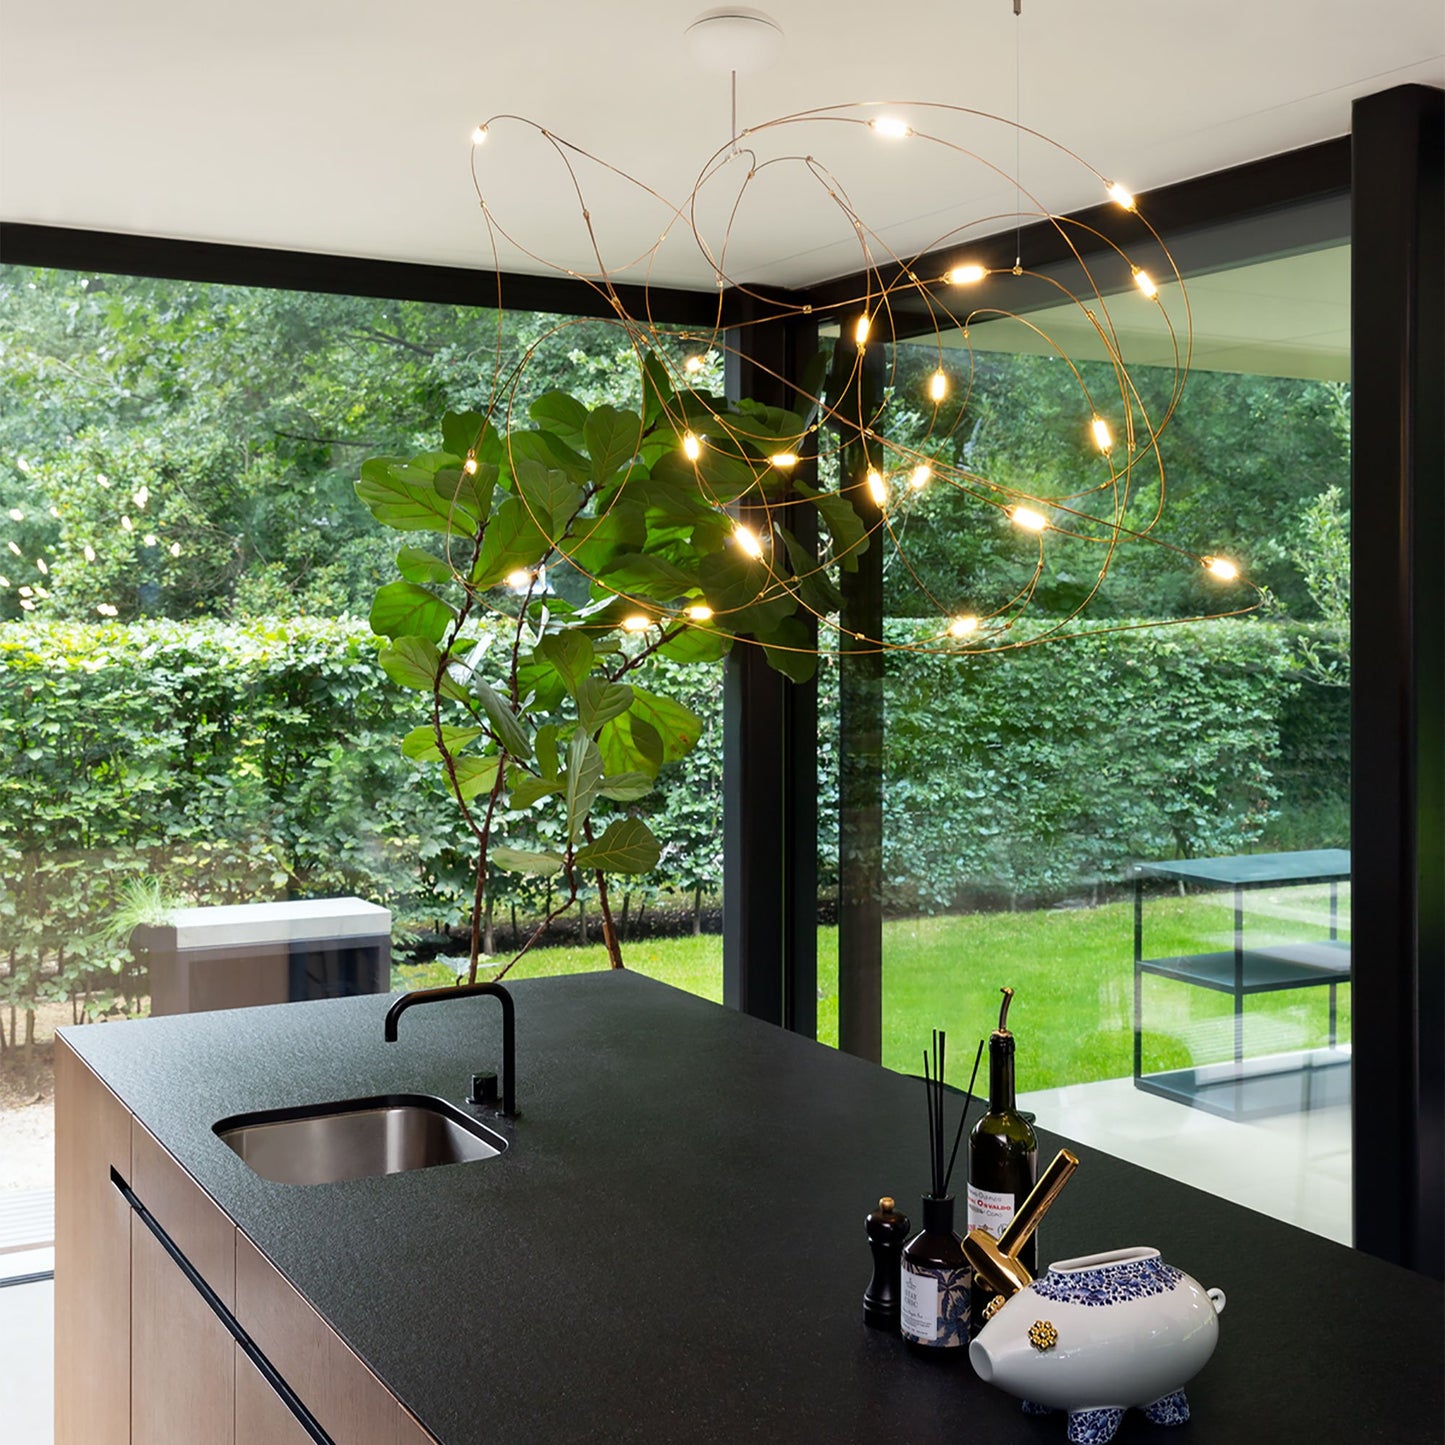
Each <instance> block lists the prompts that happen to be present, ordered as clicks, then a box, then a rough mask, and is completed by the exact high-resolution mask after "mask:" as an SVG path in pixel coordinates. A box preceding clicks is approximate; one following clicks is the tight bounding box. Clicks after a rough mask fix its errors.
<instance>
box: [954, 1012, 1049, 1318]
mask: <svg viewBox="0 0 1445 1445" xmlns="http://www.w3.org/2000/svg"><path fill="white" fill-rule="evenodd" d="M1001 992H1002V993H1003V1007H1002V1008H1001V1009H1000V1010H999V1015H998V1028H996V1029H995V1030H994V1031H993V1033H992V1034H990V1035H989V1040H988V1112H987V1113H986V1114H984V1116H983V1117H982V1118H981V1119H980V1120H979V1121H978V1123H977V1124H975V1125H974V1126H973V1130H972V1132H971V1133H970V1134H969V1136H968V1227H969V1228H970V1229H985V1230H987V1231H988V1232H989V1234H991V1235H992V1236H993V1237H994V1238H995V1239H997V1238H998V1237H999V1235H1000V1234H1002V1233H1003V1231H1004V1227H1005V1226H1006V1225H1007V1224H1008V1222H1009V1220H1010V1219H1012V1218H1013V1216H1014V1211H1015V1210H1017V1209H1018V1207H1019V1205H1020V1204H1022V1203H1023V1202H1024V1199H1025V1198H1026V1197H1027V1196H1028V1192H1029V1190H1031V1189H1032V1188H1033V1187H1034V1184H1035V1182H1036V1181H1037V1179H1038V1168H1039V1164H1038V1156H1039V1141H1038V1139H1037V1137H1036V1136H1035V1134H1034V1127H1033V1125H1032V1124H1030V1123H1029V1121H1028V1120H1027V1119H1025V1118H1024V1116H1023V1115H1022V1114H1020V1113H1019V1111H1018V1107H1017V1105H1016V1103H1015V1100H1014V1036H1013V1035H1012V1034H1011V1033H1010V1032H1009V1029H1008V1009H1009V1004H1010V1003H1011V1002H1012V1001H1013V990H1012V989H1011V988H1006V989H1003V990H1001ZM1019 1259H1020V1261H1021V1262H1022V1264H1023V1266H1024V1268H1025V1269H1027V1270H1028V1271H1029V1273H1030V1274H1036V1273H1037V1268H1038V1239H1037V1236H1035V1237H1033V1238H1031V1239H1030V1240H1029V1241H1028V1243H1027V1244H1025V1245H1024V1247H1023V1251H1022V1253H1021V1254H1020V1255H1019ZM988 1303H989V1301H988V1300H987V1299H985V1298H983V1297H982V1293H981V1292H980V1291H977V1290H975V1294H974V1298H973V1301H972V1305H973V1308H972V1310H971V1314H972V1324H973V1329H974V1331H975V1333H976V1332H977V1331H978V1330H980V1329H982V1328H983V1312H984V1309H985V1308H986V1307H987V1305H988Z"/></svg>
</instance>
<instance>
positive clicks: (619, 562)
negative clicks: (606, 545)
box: [597, 552, 697, 602]
mask: <svg viewBox="0 0 1445 1445" xmlns="http://www.w3.org/2000/svg"><path fill="white" fill-rule="evenodd" d="M597 575H598V576H600V577H605V578H606V579H607V585H608V586H609V587H615V588H616V589H617V590H618V591H619V592H627V593H630V594H631V595H632V596H634V597H652V598H655V599H656V600H658V601H660V602H670V601H671V600H672V599H673V598H675V597H681V596H682V595H683V594H684V593H686V592H689V591H691V590H692V589H693V588H694V587H696V586H697V578H696V576H694V575H693V574H692V573H690V572H684V571H683V569H682V568H681V567H678V566H676V565H675V564H673V563H672V562H669V561H668V560H667V559H666V558H665V557H655V556H653V555H652V554H651V553H650V552H617V553H614V555H613V556H611V557H609V558H608V559H607V561H606V562H605V563H604V564H603V565H601V566H599V567H598V569H597Z"/></svg>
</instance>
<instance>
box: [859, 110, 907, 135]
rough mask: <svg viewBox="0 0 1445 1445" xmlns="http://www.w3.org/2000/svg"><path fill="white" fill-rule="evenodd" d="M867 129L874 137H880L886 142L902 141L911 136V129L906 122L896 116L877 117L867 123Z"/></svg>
mask: <svg viewBox="0 0 1445 1445" xmlns="http://www.w3.org/2000/svg"><path fill="white" fill-rule="evenodd" d="M868 128H869V129H870V130H871V131H872V132H873V134H874V135H881V136H883V137H885V138H886V139H888V140H902V139H903V138H904V137H905V136H910V135H912V134H913V127H912V126H911V125H909V124H908V122H907V121H906V120H900V119H899V118H898V117H897V116H896V115H877V116H874V117H873V119H872V120H870V121H869V122H868Z"/></svg>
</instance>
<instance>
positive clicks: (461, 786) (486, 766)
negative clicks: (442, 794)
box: [442, 754, 502, 802]
mask: <svg viewBox="0 0 1445 1445" xmlns="http://www.w3.org/2000/svg"><path fill="white" fill-rule="evenodd" d="M501 765H502V760H501V759H500V758H497V757H490V758H479V757H477V756H475V755H474V754H467V755H464V756H462V757H460V758H453V759H452V769H453V770H454V771H455V773H456V779H457V780H456V790H457V791H458V792H459V793H460V794H461V796H462V800H463V801H464V802H470V801H471V800H472V799H473V798H475V797H476V796H477V794H478V793H489V792H491V790H492V784H493V783H495V782H496V781H497V769H498V768H499V767H501ZM442 776H443V777H444V778H445V779H446V783H447V790H448V791H449V792H450V791H451V790H452V778H451V773H450V772H448V771H447V768H446V765H445V764H443V765H442Z"/></svg>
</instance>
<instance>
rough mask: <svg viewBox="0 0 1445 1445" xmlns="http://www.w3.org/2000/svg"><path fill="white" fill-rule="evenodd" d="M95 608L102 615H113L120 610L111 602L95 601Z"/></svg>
mask: <svg viewBox="0 0 1445 1445" xmlns="http://www.w3.org/2000/svg"><path fill="white" fill-rule="evenodd" d="M95 610H96V611H97V612H99V613H100V615H101V616H102V617H115V616H117V615H118V614H119V612H120V608H118V607H116V606H115V604H114V603H111V602H97V603H96V604H95Z"/></svg>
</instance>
